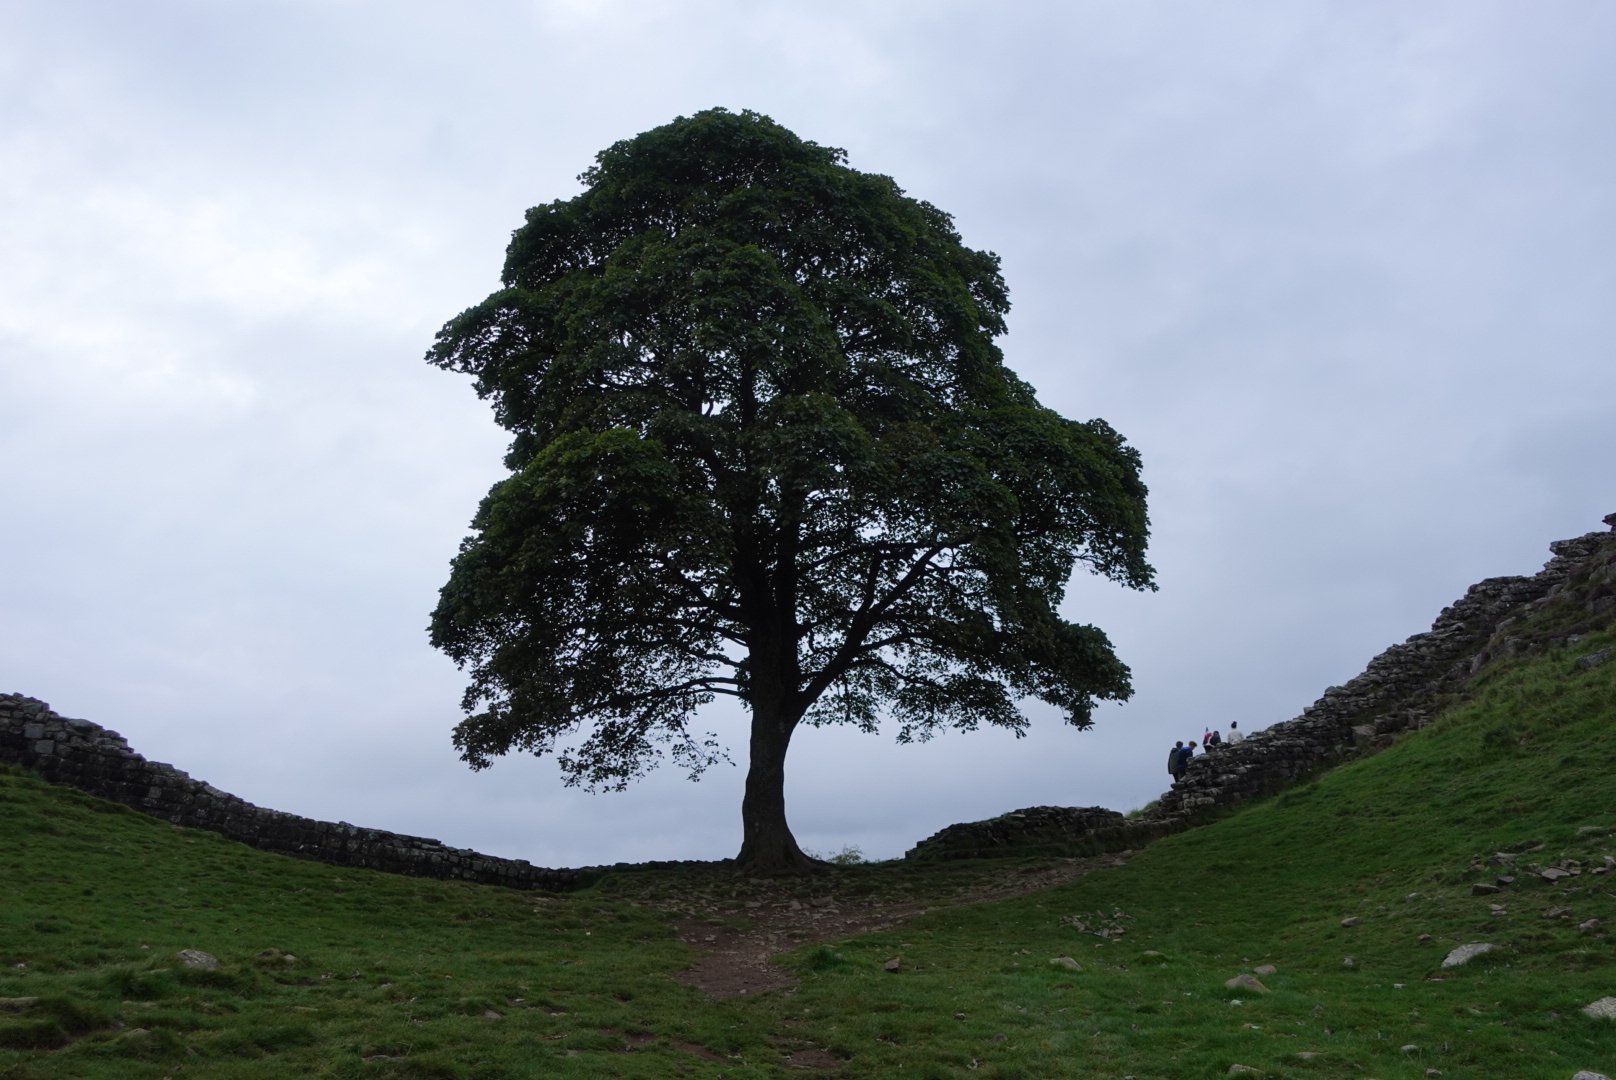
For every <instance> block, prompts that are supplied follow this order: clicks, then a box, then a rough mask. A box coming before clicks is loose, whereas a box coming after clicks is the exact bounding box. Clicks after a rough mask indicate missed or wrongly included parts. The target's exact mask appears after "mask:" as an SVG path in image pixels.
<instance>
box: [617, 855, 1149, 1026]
mask: <svg viewBox="0 0 1616 1080" xmlns="http://www.w3.org/2000/svg"><path fill="white" fill-rule="evenodd" d="M1129 854H1130V853H1129V852H1120V853H1117V854H1114V855H1099V856H1094V857H1091V858H1083V859H1046V860H1039V861H1037V862H1017V863H1010V862H1008V861H1007V862H1004V863H971V864H968V865H959V866H943V867H931V868H927V869H925V870H921V871H910V870H908V869H907V868H904V867H891V866H869V867H833V868H829V869H827V870H825V871H824V872H822V873H819V874H815V875H812V876H808V877H801V878H796V877H791V878H747V877H742V876H739V875H737V874H736V873H735V871H734V870H723V869H719V868H714V869H712V870H710V871H698V872H693V873H691V874H689V875H680V877H679V881H678V884H676V885H668V884H667V883H666V879H659V880H658V881H656V882H655V883H652V882H647V883H646V885H645V887H644V888H641V889H638V890H636V889H635V888H633V887H629V888H625V889H624V890H623V891H624V894H625V895H626V896H628V897H631V898H633V899H634V900H635V901H636V902H638V903H642V904H645V905H647V906H650V907H654V908H656V909H657V910H659V911H661V912H663V913H665V914H666V915H667V916H668V917H669V918H670V920H671V921H672V923H673V926H674V927H675V929H676V930H677V931H678V934H679V937H680V939H681V940H683V941H684V942H686V943H687V944H689V945H690V946H692V947H693V948H694V949H695V950H696V959H695V961H694V962H693V963H692V964H691V966H690V967H689V968H688V969H686V970H685V971H684V972H682V973H681V974H680V975H679V976H678V978H679V980H680V981H681V982H683V983H685V984H686V985H689V986H694V987H696V988H697V989H699V990H701V991H703V992H704V993H706V994H707V995H708V996H709V997H712V998H715V999H722V998H731V997H737V996H740V995H742V994H757V993H762V992H764V991H767V990H776V989H781V988H784V987H789V986H791V985H793V982H794V980H793V979H792V978H791V976H789V975H788V974H786V973H785V972H784V971H782V970H781V969H780V968H778V967H777V966H775V964H774V963H773V960H774V957H776V956H777V955H779V954H780V953H782V952H785V951H787V950H789V949H795V948H797V947H799V946H802V945H811V944H817V943H821V942H829V941H840V940H842V939H844V938H848V937H853V936H855V935H858V934H864V933H870V932H873V931H877V930H885V929H887V928H889V927H892V926H896V925H898V924H900V923H902V922H904V921H905V920H908V919H912V918H914V917H916V916H918V915H922V914H925V913H926V912H928V911H935V910H939V909H943V908H949V907H956V906H960V905H964V904H974V903H978V902H981V901H985V900H1002V899H1006V898H1009V897H1013V896H1023V895H1026V894H1027V893H1032V892H1037V891H1039V890H1042V889H1048V888H1053V887H1054V886H1057V885H1064V884H1066V883H1067V882H1070V881H1075V880H1076V879H1078V878H1080V877H1082V876H1084V875H1085V874H1087V873H1089V872H1091V871H1093V870H1098V869H1104V868H1106V867H1112V866H1120V865H1122V864H1123V863H1124V862H1126V861H1127V858H1128V855H1129Z"/></svg>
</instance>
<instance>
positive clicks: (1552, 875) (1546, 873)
mask: <svg viewBox="0 0 1616 1080" xmlns="http://www.w3.org/2000/svg"><path fill="white" fill-rule="evenodd" d="M1537 876H1538V877H1540V878H1542V879H1543V880H1544V881H1548V882H1555V881H1559V880H1560V879H1561V878H1568V877H1570V876H1571V871H1569V870H1562V869H1560V868H1559V867H1558V866H1551V867H1549V868H1548V869H1547V870H1540V871H1538V875H1537Z"/></svg>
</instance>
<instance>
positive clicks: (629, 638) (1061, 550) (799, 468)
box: [428, 110, 1154, 836]
mask: <svg viewBox="0 0 1616 1080" xmlns="http://www.w3.org/2000/svg"><path fill="white" fill-rule="evenodd" d="M583 180H584V182H585V184H587V185H588V187H587V190H586V191H585V192H584V193H583V194H581V195H579V196H577V197H575V198H572V199H568V200H563V201H559V202H553V203H549V204H547V205H544V206H539V207H535V208H534V209H532V210H530V211H528V214H527V221H526V224H525V225H524V226H523V227H522V228H521V229H519V230H518V231H517V232H516V234H515V236H514V237H513V239H512V241H511V245H510V248H509V249H508V251H507V255H506V262H505V269H504V275H503V288H502V289H501V290H500V291H498V292H496V293H495V294H493V295H492V296H490V297H489V298H488V299H486V300H485V301H483V302H482V303H481V304H479V305H477V306H476V307H473V308H471V309H469V310H468V311H466V312H464V313H462V314H461V315H459V316H458V317H456V318H455V319H453V320H451V321H450V322H449V323H448V324H447V325H446V326H445V327H444V328H443V330H442V331H441V332H440V334H439V335H438V339H437V343H436V345H435V346H434V348H433V349H432V350H431V352H430V354H429V357H428V358H429V360H430V361H431V362H432V363H434V364H437V365H439V366H441V367H444V368H448V369H451V370H455V371H459V372H463V373H465V374H468V375H471V376H472V377H473V378H474V380H475V382H476V387H477V391H478V393H479V394H480V395H481V396H483V397H484V398H487V399H490V400H491V401H492V402H493V405H494V411H495V415H496V417H497V418H498V420H499V422H500V423H501V424H502V425H504V426H505V427H507V428H508V429H510V431H511V432H512V435H513V439H512V442H511V446H510V451H509V453H508V455H507V457H506V465H507V466H508V467H509V469H510V470H511V475H510V476H509V477H508V478H506V479H504V480H502V481H500V482H499V483H497V484H496V485H495V486H494V487H493V489H492V490H491V491H490V493H489V495H488V497H487V498H486V499H485V500H484V501H483V503H482V506H481V508H480V509H479V510H478V513H477V516H476V518H475V520H474V521H473V523H472V530H473V531H472V535H471V536H470V537H469V538H468V539H467V540H466V541H465V542H464V543H463V544H462V546H461V550H460V554H459V555H458V556H457V557H456V559H455V561H454V565H453V569H452V572H451V575H450V578H449V581H448V583H447V584H446V585H445V586H444V588H443V590H442V593H441V596H440V599H439V603H438V606H437V609H436V611H435V612H434V614H433V618H432V640H433V643H434V644H435V645H437V646H438V647H439V648H441V649H443V650H444V651H445V652H447V653H448V654H449V655H450V656H451V657H452V658H453V659H454V660H455V661H456V662H457V663H458V664H460V665H461V666H462V667H464V668H467V669H468V671H469V676H470V682H469V686H468V689H467V691H466V693H465V698H464V705H465V708H466V712H467V717H466V719H465V720H464V721H463V722H462V723H461V724H460V725H459V726H458V727H457V729H456V732H455V741H456V745H457V746H458V747H459V749H460V750H461V752H462V754H463V756H464V757H465V759H466V760H467V761H468V762H469V763H471V764H472V765H473V766H474V767H483V766H485V765H487V764H488V763H489V761H490V759H491V758H493V757H495V756H498V755H501V754H504V753H507V752H510V751H513V750H518V751H527V752H532V753H537V754H549V753H553V752H559V758H558V760H559V762H560V764H561V766H562V769H563V772H564V774H565V775H566V776H567V777H568V778H569V780H570V781H572V782H578V783H584V784H588V785H591V786H606V787H613V786H621V785H622V784H623V783H625V782H627V781H628V780H630V779H632V778H634V777H635V776H637V775H639V774H640V773H641V772H642V771H643V770H644V769H645V768H647V767H648V766H649V765H650V764H651V763H653V762H654V761H655V760H656V758H657V756H658V754H659V752H660V750H659V748H660V747H661V746H663V745H671V746H672V747H673V753H674V756H675V758H676V759H677V760H679V761H681V762H682V763H683V764H684V765H686V766H687V767H689V768H690V769H692V770H693V771H695V772H697V773H699V772H700V771H701V769H703V768H704V767H705V766H706V765H708V764H709V763H711V762H712V761H714V760H715V759H716V758H717V757H718V756H720V755H721V753H722V750H721V748H720V747H719V746H718V745H717V744H716V743H715V742H713V741H712V740H710V739H709V740H702V739H699V738H697V737H695V736H693V734H692V733H691V732H690V730H689V723H690V720H691V718H692V715H693V714H694V712H695V710H697V709H698V708H699V707H701V706H702V705H705V704H707V703H708V702H710V701H711V700H712V699H713V698H714V696H715V695H728V696H731V697H734V698H737V699H739V700H741V701H742V702H744V703H745V704H746V705H747V706H748V707H749V708H750V710H751V711H752V715H753V718H754V737H753V739H752V742H751V746H750V752H751V755H752V766H753V769H754V773H755V774H756V776H757V777H758V781H757V782H758V785H759V787H758V788H757V789H756V790H755V791H754V789H753V788H751V787H749V793H748V794H749V799H750V798H752V796H753V795H758V796H760V801H758V802H757V803H755V804H753V805H751V806H749V809H748V810H747V813H746V814H745V815H744V816H745V821H746V825H747V829H748V831H749V832H748V835H749V836H750V835H751V831H752V830H753V827H754V819H755V818H758V817H759V816H760V815H764V814H765V813H766V812H767V813H774V814H777V815H778V817H779V821H778V825H779V826H780V828H781V829H783V825H784V817H783V808H782V807H769V808H765V806H764V803H770V802H772V803H779V796H778V791H777V790H776V789H777V788H778V785H779V782H780V781H779V774H780V762H781V761H782V760H783V757H784V754H785V749H786V745H787V743H788V742H789V739H790V735H791V732H792V730H793V729H794V728H795V727H796V726H797V724H798V723H799V722H801V721H803V720H807V721H808V722H809V723H811V724H824V723H852V724H855V725H857V726H859V727H862V728H865V729H873V728H874V727H875V726H876V724H877V719H878V716H879V715H881V710H882V709H883V708H884V709H886V710H887V711H888V713H889V714H890V715H891V716H892V717H894V718H895V719H896V720H897V721H898V725H899V737H900V738H901V739H904V740H908V739H919V738H925V737H927V736H928V735H930V734H931V733H932V732H933V731H934V730H936V729H937V728H938V727H940V726H943V725H953V726H956V727H960V728H965V729H969V728H974V727H976V726H977V725H979V724H982V723H989V724H995V725H999V726H1003V727H1007V728H1011V729H1015V730H1018V731H1019V730H1020V729H1021V728H1022V727H1023V726H1024V725H1025V723H1026V721H1025V719H1024V717H1023V716H1022V715H1021V713H1020V712H1019V711H1018V709H1017V708H1016V701H1017V700H1018V699H1020V698H1029V697H1032V698H1039V699H1042V700H1044V701H1048V702H1051V703H1053V704H1055V705H1057V706H1059V707H1060V708H1062V709H1063V710H1064V711H1065V712H1066V713H1067V715H1068V716H1069V718H1070V720H1071V722H1072V723H1074V724H1078V725H1080V726H1086V725H1087V724H1088V723H1089V717H1090V712H1091V710H1092V708H1093V706H1094V704H1095V702H1096V701H1097V700H1099V699H1119V698H1124V697H1126V696H1127V695H1128V694H1129V692H1130V687H1129V679H1128V671H1127V668H1126V667H1125V666H1123V664H1122V663H1121V662H1120V661H1118V659H1117V658H1116V656H1115V655H1114V654H1113V652H1112V649H1111V646H1110V643H1109V642H1108V641H1107V640H1106V638H1105V635H1104V634H1103V633H1101V632H1100V631H1099V630H1098V629H1096V628H1094V627H1092V626H1083V625H1077V624H1073V623H1069V622H1067V621H1065V620H1064V619H1062V618H1061V617H1060V616H1059V615H1057V614H1056V609H1057V607H1058V605H1059V603H1060V601H1061V599H1062V597H1063V595H1064V591H1065V587H1066V584H1067V581H1068V579H1069V578H1070V576H1071V573H1072V570H1073V567H1074V566H1075V565H1076V564H1078V563H1082V564H1084V565H1085V566H1086V567H1088V568H1089V569H1091V570H1093V571H1095V572H1097V573H1100V574H1103V575H1105V576H1107V577H1110V578H1112V579H1114V580H1116V581H1118V582H1121V583H1123V584H1125V585H1128V586H1130V587H1133V588H1152V587H1154V586H1153V585H1152V570H1151V568H1150V566H1149V565H1148V564H1147V563H1146V562H1145V559H1144V549H1145V543H1146V536H1147V520H1146V511H1145V495H1146V492H1145V487H1144V485H1143V484H1142V482H1141V481H1140V478H1139V458H1138V455H1137V453H1136V452H1135V451H1134V450H1133V449H1132V448H1130V447H1129V446H1127V445H1126V443H1125V442H1124V441H1123V439H1122V437H1121V436H1120V435H1118V434H1117V433H1116V432H1115V431H1113V430H1112V429H1111V428H1110V427H1109V426H1108V425H1106V424H1105V422H1104V421H1101V420H1092V421H1089V422H1087V423H1078V422H1075V421H1071V420H1067V419H1065V418H1063V417H1061V416H1059V415H1057V414H1056V413H1054V412H1053V411H1051V410H1049V409H1047V408H1045V407H1043V406H1042V405H1040V404H1039V403H1038V401H1037V399H1036V397H1035V396H1034V394H1033V391H1032V389H1031V388H1030V387H1028V386H1027V385H1026V384H1025V383H1024V382H1022V381H1021V380H1020V379H1018V378H1017V377H1016V376H1015V375H1014V374H1013V373H1012V372H1011V371H1010V370H1009V369H1008V368H1006V367H1005V366H1004V364H1003V361H1002V357H1001V355H1000V353H999V350H998V347H997V346H996V345H995V343H994V339H995V338H996V337H997V336H998V335H999V334H1001V333H1003V331H1004V315H1005V313H1006V312H1007V311H1008V308H1009V300H1008V295H1007V293H1006V290H1005V286H1004V282H1003V280H1002V278H1001V277H1000V275H999V266H998V259H997V258H996V257H995V256H994V255H992V254H990V253H987V252H981V251H973V250H971V249H969V248H966V247H965V246H964V245H963V244H962V243H961V240H960V237H959V236H958V234H957V233H955V231H954V228H953V224H952V222H951V220H950V219H949V217H948V216H947V215H946V214H944V213H943V212H942V211H940V210H938V209H937V208H936V207H934V206H931V205H929V204H927V203H924V202H920V201H917V200H914V199H911V198H908V197H906V196H905V195H904V194H903V192H902V191H901V190H900V189H899V188H898V186H897V185H896V184H895V183H893V181H892V180H891V179H889V178H887V177H884V176H874V175H870V174H866V173H861V172H858V171H856V170H853V169H851V168H848V167H847V166H846V164H845V162H844V155H843V153H842V152H841V151H840V150H836V149H832V148H828V147H823V146H819V145H816V144H814V143H811V142H805V141H803V140H801V139H799V138H797V137H796V136H795V135H793V134H792V133H791V132H789V131H787V130H785V129H784V128H782V127H780V126H779V125H777V124H775V123H773V122H772V121H770V120H769V119H767V118H766V117H763V116H759V115H757V114H754V113H741V114H732V113H728V112H725V111H724V110H712V111H709V112H704V113H700V114H698V115H696V116H694V117H690V118H681V119H679V120H677V121H675V122H673V123H671V124H668V125H666V126H664V127H661V128H657V129H655V130H653V131H649V132H646V133H645V134H642V135H640V136H638V137H636V138H634V139H630V140H627V141H625V142H620V143H618V144H616V145H614V146H612V147H611V148H609V149H608V150H606V151H605V152H603V153H602V154H601V155H600V156H599V158H598V159H597V163H596V165H595V167H594V168H592V169H590V170H589V171H588V172H586V173H585V174H584V176H583ZM580 732H582V733H585V734H584V738H583V739H582V741H581V742H569V743H568V745H567V747H566V748H565V749H561V743H560V740H563V739H566V738H569V737H571V736H573V735H574V734H576V733H580ZM765 736H766V737H765ZM765 789H767V791H765ZM765 795H766V797H763V796H765Z"/></svg>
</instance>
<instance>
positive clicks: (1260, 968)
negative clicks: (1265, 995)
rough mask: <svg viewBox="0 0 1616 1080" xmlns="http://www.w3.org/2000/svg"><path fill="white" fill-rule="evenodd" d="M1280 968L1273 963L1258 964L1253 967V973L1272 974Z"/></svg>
mask: <svg viewBox="0 0 1616 1080" xmlns="http://www.w3.org/2000/svg"><path fill="white" fill-rule="evenodd" d="M1278 970H1279V969H1278V968H1277V967H1275V966H1274V965H1273V964H1258V965H1257V966H1256V967H1254V968H1252V969H1251V973H1252V974H1253V975H1272V974H1274V973H1275V972H1277V971H1278Z"/></svg>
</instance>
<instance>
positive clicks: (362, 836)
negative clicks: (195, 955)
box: [0, 694, 585, 891]
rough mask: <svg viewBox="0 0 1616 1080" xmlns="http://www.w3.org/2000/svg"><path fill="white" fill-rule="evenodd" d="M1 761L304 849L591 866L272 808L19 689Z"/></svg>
mask: <svg viewBox="0 0 1616 1080" xmlns="http://www.w3.org/2000/svg"><path fill="white" fill-rule="evenodd" d="M0 762H7V763H10V764H14V765H21V766H23V767H24V768H27V769H30V770H32V771H34V772H36V773H39V774H40V775H41V776H43V777H44V778H45V779H47V780H50V781H52V782H53V783H59V784H65V785H68V786H70V787H75V788H78V789H80V790H82V791H87V792H89V793H90V794H92V795H99V796H101V797H102V798H106V799H111V800H113V801H115V802H120V803H123V804H124V805H126V806H131V807H133V808H135V809H136V810H140V811H142V812H144V813H147V814H151V815H153V816H154V817H159V818H162V819H163V820H165V821H170V822H173V823H174V824H176V825H186V826H190V827H192V828H198V829H208V830H210V831H212V832H216V833H219V834H221V835H223V836H226V837H228V838H230V839H231V840H239V841H240V842H242V843H244V844H250V845H251V846H253V847H255V848H260V849H262V850H264V851H273V852H278V853H280V854H282V855H293V856H296V857H298V858H302V859H313V860H315V861H318V862H325V863H333V864H335V865H338V866H356V867H364V868H367V869H371V870H384V871H387V872H389V873H395V874H412V875H415V876H417V877H431V878H449V879H457V880H462V881H475V882H481V883H483V884H487V885H504V886H508V887H511V888H518V889H549V890H555V891H560V890H567V889H573V888H577V887H578V886H579V885H580V884H582V883H583V881H584V878H585V873H584V872H582V871H578V870H552V869H546V868H545V867H541V866H533V865H532V864H530V863H527V862H525V861H522V860H520V859H499V858H494V857H493V856H490V855H480V854H478V853H477V852H475V851H468V850H465V849H461V848H451V847H446V846H445V845H443V844H441V843H439V842H438V841H436V840H428V839H425V838H424V837H419V836H402V835H400V834H398V833H390V832H384V831H383V830H381V829H366V828H360V827H359V826H356V825H349V824H347V823H346V822H330V821H315V820H313V819H311V818H305V817H298V816H296V815H294V814H286V813H281V812H280V811H277V810H265V809H263V808H261V807H258V806H254V805H253V804H252V803H249V802H247V801H245V800H243V799H239V798H237V797H236V796H234V795H230V794H227V793H225V792H223V791H220V790H219V789H218V788H216V787H214V786H213V785H211V784H205V783H202V782H201V781H199V780H193V779H192V778H191V777H190V776H188V775H187V774H185V773H183V772H181V771H180V770H179V769H176V768H174V767H173V766H171V765H165V764H163V763H161V762H155V761H147V760H146V759H145V758H144V757H142V756H141V755H139V754H137V753H135V752H134V751H133V750H131V749H130V748H129V744H128V743H127V742H126V741H124V738H123V736H121V735H119V734H118V733H117V732H115V731H109V730H107V729H106V728H104V727H101V726H100V725H98V724H93V723H91V722H90V721H88V720H73V719H68V718H67V717H63V716H58V715H57V714H56V713H55V712H53V711H52V710H51V708H50V706H49V705H46V704H45V703H44V702H43V701H39V700H37V699H35V698H29V697H23V696H21V695H19V694H0Z"/></svg>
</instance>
